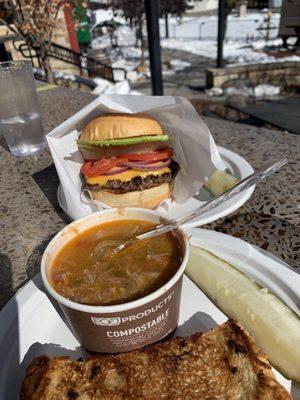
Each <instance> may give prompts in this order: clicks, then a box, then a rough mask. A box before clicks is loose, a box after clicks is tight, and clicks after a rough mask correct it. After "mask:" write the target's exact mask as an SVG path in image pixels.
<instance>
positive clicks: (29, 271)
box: [26, 233, 56, 280]
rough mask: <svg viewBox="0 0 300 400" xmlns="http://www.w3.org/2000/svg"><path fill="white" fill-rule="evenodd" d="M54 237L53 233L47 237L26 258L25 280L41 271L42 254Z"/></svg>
mask: <svg viewBox="0 0 300 400" xmlns="http://www.w3.org/2000/svg"><path fill="white" fill-rule="evenodd" d="M55 235H56V233H53V234H52V235H50V236H48V237H47V239H45V240H43V241H42V242H40V243H39V244H38V245H37V246H36V247H35V248H34V249H33V251H32V252H31V254H30V256H29V257H28V258H27V261H26V275H27V280H30V279H32V278H33V277H34V276H36V274H38V273H39V272H40V270H41V260H42V256H43V253H44V251H45V249H46V247H47V246H48V244H49V242H50V241H51V240H52V238H53V237H54V236H55Z"/></svg>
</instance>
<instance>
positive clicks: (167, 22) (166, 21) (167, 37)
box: [165, 13, 169, 39]
mask: <svg viewBox="0 0 300 400" xmlns="http://www.w3.org/2000/svg"><path fill="white" fill-rule="evenodd" d="M165 25H166V39H169V19H168V13H166V15H165Z"/></svg>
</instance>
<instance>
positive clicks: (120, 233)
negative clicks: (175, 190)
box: [50, 220, 183, 305]
mask: <svg viewBox="0 0 300 400" xmlns="http://www.w3.org/2000/svg"><path fill="white" fill-rule="evenodd" d="M154 226H155V224H153V223H151V222H148V221H141V220H121V221H111V222H107V223H104V224H101V225H98V226H94V227H92V228H90V229H87V230H86V231H84V232H82V233H80V234H78V235H77V236H76V237H74V238H73V239H71V240H70V241H69V242H67V243H66V244H65V245H64V246H63V247H62V249H61V250H60V251H59V252H58V254H57V255H56V257H55V259H54V261H53V264H52V267H51V270H50V282H51V285H52V286H53V288H54V289H55V290H56V291H57V292H58V293H59V294H61V295H62V296H64V297H66V298H68V299H70V300H73V301H76V302H78V303H82V304H89V305H112V304H121V303H125V302H127V301H132V300H136V299H139V298H141V297H143V296H146V295H148V294H150V293H152V292H154V291H155V290H157V289H159V288H160V287H161V286H163V285H164V284H165V283H166V282H167V281H169V280H170V279H171V277H172V276H173V275H174V274H175V273H176V272H177V270H178V268H179V267H180V264H181V262H182V259H183V249H182V246H181V241H180V240H179V237H178V236H177V235H176V234H175V233H173V232H168V233H165V234H162V235H160V236H157V237H155V238H152V239H145V240H141V241H137V242H136V243H134V244H133V245H132V246H129V247H128V248H126V249H125V250H123V251H122V252H120V253H118V254H116V255H113V256H112V255H111V250H112V249H113V248H115V247H116V246H117V245H118V244H119V243H121V242H122V241H123V240H124V239H125V238H127V237H130V236H132V235H136V234H139V233H142V232H145V231H147V230H148V229H151V228H152V227H154Z"/></svg>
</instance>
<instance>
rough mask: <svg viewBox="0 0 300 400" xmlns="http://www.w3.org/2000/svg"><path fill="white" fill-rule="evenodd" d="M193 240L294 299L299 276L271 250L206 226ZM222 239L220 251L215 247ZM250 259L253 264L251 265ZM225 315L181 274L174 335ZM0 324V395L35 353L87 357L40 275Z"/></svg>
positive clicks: (9, 390)
mask: <svg viewBox="0 0 300 400" xmlns="http://www.w3.org/2000/svg"><path fill="white" fill-rule="evenodd" d="M191 242H192V244H194V245H198V246H201V247H205V248H207V249H209V250H211V251H213V252H215V249H217V252H218V253H219V254H220V253H222V258H224V259H230V260H231V262H232V263H233V264H234V265H236V266H237V267H238V268H240V269H242V270H243V269H245V268H246V269H247V270H248V272H249V271H250V274H251V275H254V276H255V275H256V274H257V270H260V280H261V281H263V283H264V285H265V286H266V287H270V288H271V287H273V286H274V287H275V288H276V287H278V286H279V287H285V288H286V293H285V297H286V299H287V300H288V302H290V303H293V302H294V301H295V299H294V295H290V294H291V293H294V289H295V287H296V286H297V285H298V287H299V285H300V275H298V274H297V273H296V272H294V271H292V269H291V268H290V267H289V266H288V265H286V264H285V263H283V262H282V261H281V260H279V259H277V258H276V257H274V256H272V255H271V254H269V253H267V252H260V251H259V250H258V249H256V248H255V247H253V246H251V245H249V244H248V243H246V242H244V241H242V240H240V239H236V238H233V237H231V236H228V235H224V234H221V233H218V232H214V231H208V230H204V229H193V230H192V238H191ZM220 243H221V244H222V248H221V250H220V248H218V247H217V245H218V246H219V245H220ZM249 257H250V258H249ZM253 261H255V262H254V265H255V267H254V268H253V269H252V264H253ZM270 268H273V269H274V272H275V271H276V276H275V275H272V274H270ZM278 271H280V272H278ZM279 281H280V282H279ZM278 282H279V283H278ZM276 290H277V289H276ZM276 290H275V292H276ZM279 294H280V293H279ZM298 304H299V296H298ZM298 312H299V310H298ZM226 320H227V317H226V316H225V315H224V314H223V313H222V312H221V311H220V310H219V309H218V308H217V307H216V306H215V305H214V304H213V303H212V302H211V301H210V300H209V299H208V298H207V297H206V296H205V294H204V293H203V292H202V291H201V290H199V288H198V287H197V286H196V285H195V284H194V283H193V282H192V281H190V280H189V278H187V277H186V276H185V277H184V282H183V291H182V301H181V309H180V318H179V328H178V329H177V335H180V336H185V335H189V334H192V333H195V332H198V331H206V330H208V329H210V328H212V327H214V326H216V324H221V323H223V322H225V321H226ZM0 326H1V330H0V349H1V350H0V371H1V375H0V399H1V400H2V399H3V400H4V399H5V400H16V399H18V396H19V388H20V383H21V381H22V379H23V377H24V374H25V370H26V367H27V365H28V364H29V363H30V361H31V360H32V358H33V357H35V356H37V355H40V354H47V355H55V356H57V355H69V356H71V357H73V358H78V357H82V356H83V357H85V353H84V350H83V349H81V348H80V347H79V344H78V342H77V340H76V339H75V337H74V336H73V334H72V332H71V330H70V329H69V327H68V325H67V323H66V321H65V318H64V316H63V314H62V312H61V311H60V309H59V307H58V306H57V305H56V303H55V302H51V301H50V300H49V298H48V297H47V295H46V294H45V292H44V288H43V286H42V282H41V278H40V276H39V275H37V276H36V277H35V278H34V279H33V280H31V281H29V282H28V283H27V284H26V285H25V286H24V287H23V288H22V289H21V290H20V291H19V292H18V293H17V294H16V295H15V296H14V297H13V298H12V299H11V300H10V301H9V302H8V304H7V305H6V306H5V307H4V308H3V310H2V311H1V313H0ZM275 373H276V375H277V379H278V380H279V381H280V383H282V384H283V385H284V386H285V387H286V388H287V389H288V390H289V391H291V392H292V393H293V395H294V399H299V398H300V392H299V391H297V388H296V386H295V385H294V384H292V382H291V381H288V380H287V379H285V378H284V377H283V376H282V375H281V374H279V373H278V372H277V371H275Z"/></svg>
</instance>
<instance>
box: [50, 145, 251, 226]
mask: <svg viewBox="0 0 300 400" xmlns="http://www.w3.org/2000/svg"><path fill="white" fill-rule="evenodd" d="M218 150H219V153H220V156H221V158H222V160H223V161H224V162H225V164H226V166H227V168H228V169H229V171H230V172H231V173H232V174H233V175H234V176H235V177H237V178H238V179H243V178H245V177H246V176H248V175H250V174H252V172H253V168H252V167H251V165H250V164H249V163H248V162H247V161H246V160H245V159H244V158H243V157H241V156H239V155H238V154H236V153H234V152H233V151H231V150H228V149H225V148H224V147H220V146H218ZM253 191H254V187H252V188H250V189H248V190H246V191H245V192H243V193H241V194H239V195H237V196H235V197H234V198H233V199H231V200H229V201H227V202H226V203H224V204H222V205H220V206H218V207H216V208H215V209H214V210H211V211H210V212H208V213H206V214H205V215H204V216H203V217H201V219H195V220H193V221H192V222H189V223H187V224H185V225H184V228H185V229H191V228H194V227H196V226H201V225H203V224H208V223H210V222H212V221H215V220H216V219H219V218H221V217H224V216H225V215H228V214H230V213H232V212H233V211H235V210H236V209H238V208H239V207H241V206H242V205H243V204H244V203H245V202H246V201H247V200H248V199H249V197H250V196H251V195H252V193H253ZM57 198H58V202H59V205H60V206H61V208H62V209H63V210H64V212H65V213H66V214H67V215H69V217H70V218H71V219H72V220H74V219H78V218H80V217H81V216H83V215H84V214H85V213H86V207H85V206H83V207H82V210H81V212H80V215H79V214H78V215H77V214H76V212H75V211H73V210H71V211H69V212H67V210H66V209H65V207H64V201H63V198H62V193H61V188H60V186H59V187H58V190H57ZM211 198H212V195H211V194H210V193H209V192H208V191H207V190H206V189H205V188H203V189H201V191H200V193H199V194H198V195H197V196H195V197H193V198H191V199H189V200H188V201H187V202H185V203H184V204H181V205H179V204H177V203H176V202H172V203H171V202H168V207H167V208H168V209H166V208H165V207H164V206H160V207H158V208H157V211H159V212H161V213H162V214H164V215H165V216H167V217H169V218H177V217H179V216H180V215H183V214H184V213H186V212H189V211H192V210H193V209H195V208H197V207H200V206H201V205H202V204H204V203H205V202H207V201H208V200H209V199H211Z"/></svg>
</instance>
